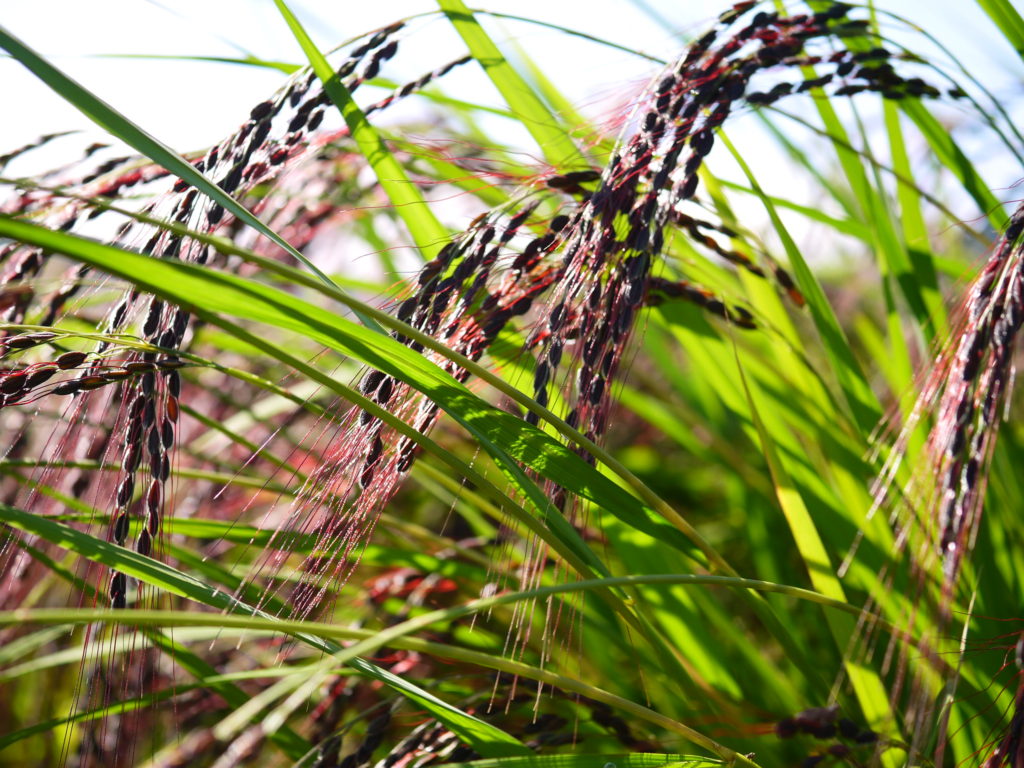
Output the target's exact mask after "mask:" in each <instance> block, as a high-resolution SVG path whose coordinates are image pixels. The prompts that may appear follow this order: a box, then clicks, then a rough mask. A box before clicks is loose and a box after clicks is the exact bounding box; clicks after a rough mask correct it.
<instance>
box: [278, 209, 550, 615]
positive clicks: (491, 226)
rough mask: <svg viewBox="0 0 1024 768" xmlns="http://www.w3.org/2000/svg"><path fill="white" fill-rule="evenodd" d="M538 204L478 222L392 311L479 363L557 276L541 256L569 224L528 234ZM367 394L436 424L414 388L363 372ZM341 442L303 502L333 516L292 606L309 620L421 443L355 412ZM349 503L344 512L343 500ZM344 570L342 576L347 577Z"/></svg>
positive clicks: (445, 365)
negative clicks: (324, 554)
mask: <svg viewBox="0 0 1024 768" xmlns="http://www.w3.org/2000/svg"><path fill="white" fill-rule="evenodd" d="M535 208H536V206H535V204H528V205H526V206H524V207H523V208H522V209H521V210H518V211H516V212H515V213H513V214H511V215H508V216H505V215H503V214H500V213H495V214H489V215H487V216H483V217H480V218H479V219H478V220H477V221H476V222H475V223H474V224H473V225H472V226H471V227H470V228H469V229H468V230H467V231H466V232H465V233H463V235H461V236H460V237H459V238H457V239H456V240H453V241H452V242H450V243H448V244H447V245H446V246H445V247H444V248H443V249H442V250H441V251H440V253H439V254H438V255H437V257H436V258H434V259H432V260H431V261H429V262H427V263H426V264H425V265H424V266H423V267H422V268H421V270H420V272H419V274H418V275H417V276H416V278H415V287H414V289H413V293H412V294H411V295H410V296H408V297H407V298H406V299H404V300H403V301H401V302H400V303H399V304H398V305H397V307H394V308H393V311H394V314H395V315H396V316H397V317H398V318H399V319H401V320H402V321H404V322H406V323H408V324H409V325H411V326H412V327H414V328H415V329H417V330H418V331H421V332H422V333H424V334H426V335H429V336H431V337H432V338H434V339H436V340H437V341H439V342H440V343H442V344H444V345H446V346H448V347H450V348H451V349H454V350H455V351H457V352H460V353H461V354H463V355H465V356H466V357H468V358H470V359H471V360H474V361H475V360H478V359H479V358H480V357H481V356H482V355H483V353H484V352H485V351H486V350H487V349H488V348H489V347H490V346H491V344H492V343H493V341H494V339H495V338H496V337H497V335H498V333H500V332H501V330H502V329H503V328H504V327H505V326H506V325H507V324H508V323H509V322H510V321H511V320H512V319H513V318H514V317H517V316H520V315H523V314H525V313H527V312H528V311H529V310H530V309H531V307H532V306H533V302H534V300H535V299H536V298H537V297H538V296H539V295H541V294H542V293H543V292H544V291H545V290H546V289H547V288H549V287H550V285H551V284H552V282H553V281H554V280H555V279H556V278H557V274H558V273H557V270H555V269H554V268H553V267H552V265H551V264H549V263H547V262H546V260H545V257H546V256H547V254H548V253H549V251H550V250H552V249H553V248H555V247H556V246H557V244H558V242H559V240H558V230H559V229H560V228H561V227H562V226H563V225H564V220H565V217H564V216H563V217H556V218H555V219H554V220H551V221H547V222H541V221H536V222H531V228H534V229H536V230H537V231H539V232H540V234H537V235H536V236H533V235H528V234H524V232H525V231H526V227H525V225H526V224H527V222H528V221H529V220H530V219H531V217H532V216H533V214H534V211H535ZM392 335H393V336H394V337H395V338H396V340H398V341H400V342H402V343H403V344H405V345H407V346H408V347H409V348H410V349H412V350H413V351H416V352H420V353H423V354H424V355H425V356H426V357H427V358H428V359H430V360H431V361H432V362H434V363H436V364H437V365H439V366H440V367H441V368H442V369H444V370H445V371H447V372H448V373H450V374H451V375H452V376H453V377H454V378H455V379H457V380H458V381H465V380H466V379H467V378H468V373H467V372H466V371H465V370H464V369H463V368H461V367H460V366H458V365H456V364H454V363H453V362H452V361H450V360H448V359H447V358H445V357H443V356H441V355H439V354H435V353H432V352H429V351H426V350H425V349H424V347H423V346H422V345H421V344H420V343H419V342H417V341H414V340H413V339H411V338H409V337H407V336H405V335H403V334H400V333H397V332H396V333H393V334H392ZM359 389H360V391H361V393H362V394H363V395H364V396H365V397H367V398H369V399H371V400H373V401H374V402H375V403H376V404H377V405H379V406H380V407H381V408H384V409H386V410H388V411H389V412H390V413H391V414H392V415H394V416H396V417H397V418H399V419H401V420H403V421H405V422H406V423H407V424H409V425H410V426H411V427H413V428H414V429H415V430H416V431H417V432H418V433H420V434H426V433H427V432H429V430H430V429H431V428H432V426H433V424H434V422H435V421H436V420H437V418H438V416H439V414H440V410H439V408H438V406H437V405H436V404H434V403H433V402H432V401H431V400H429V399H428V398H426V397H424V396H423V395H421V394H419V393H416V392H414V391H412V390H411V389H410V387H408V385H406V384H404V383H402V382H400V381H399V380H397V379H395V378H394V377H392V376H389V375H387V374H385V373H384V372H382V371H378V370H368V371H366V372H365V373H364V374H363V376H362V378H361V380H360V382H359ZM340 430H341V432H342V433H343V434H344V435H345V439H344V441H343V443H342V444H341V445H340V446H338V447H336V448H333V449H332V451H333V452H332V454H331V455H329V456H328V457H327V459H326V461H325V462H324V467H323V470H322V471H320V472H318V473H315V474H314V476H312V477H311V478H310V482H309V483H308V484H307V487H306V489H304V491H303V493H302V494H301V495H300V500H299V504H300V506H301V507H303V508H307V509H309V510H313V509H317V508H318V509H320V510H321V511H323V510H325V509H326V510H328V511H329V513H328V515H327V519H326V520H325V521H324V522H323V524H322V525H320V526H319V528H318V535H319V539H318V544H317V549H318V550H321V551H329V552H332V553H333V554H332V556H331V557H330V558H317V559H311V560H309V561H307V563H306V564H305V567H304V578H303V583H302V584H301V585H300V587H299V588H298V589H297V591H296V593H295V594H294V595H293V596H292V599H291V602H292V605H293V606H294V607H295V608H296V609H297V610H298V611H299V612H300V613H308V612H309V611H311V610H312V609H313V608H314V607H315V606H316V604H317V603H318V602H319V601H320V599H321V598H322V596H323V594H324V592H325V590H326V588H327V587H326V585H327V584H328V583H329V582H332V581H336V579H337V578H338V577H339V576H342V575H343V576H344V577H347V575H348V573H349V572H350V570H351V567H352V564H351V563H350V562H346V561H347V558H348V556H349V555H350V554H351V552H352V551H353V550H354V548H355V547H356V546H357V545H358V544H359V543H360V542H361V541H363V540H365V537H366V535H368V534H369V532H370V531H371V530H372V527H373V525H374V523H375V521H376V517H377V513H378V512H379V510H380V509H381V508H382V507H383V505H384V504H385V503H386V502H387V501H388V500H389V499H390V498H391V496H392V495H393V494H394V492H395V490H396V489H397V487H398V485H399V483H400V482H401V481H402V480H403V479H404V477H405V476H406V474H407V473H408V472H409V470H410V469H411V468H412V466H413V463H414V462H415V460H416V456H417V451H418V446H417V444H416V442H415V441H413V440H412V439H410V438H408V437H405V436H402V435H399V434H397V433H394V432H393V431H392V430H390V429H387V428H386V427H385V425H384V423H383V422H382V421H381V420H380V419H378V418H376V417H374V416H373V415H372V414H371V413H369V412H367V411H362V410H361V409H355V410H353V412H352V413H351V414H349V416H348V417H347V418H346V421H345V422H344V423H343V424H342V425H341V427H340ZM346 497H351V498H352V499H353V502H354V503H352V504H350V505H348V507H347V508H345V505H344V504H343V502H341V501H338V499H344V498H346ZM343 570H344V574H342V571H343Z"/></svg>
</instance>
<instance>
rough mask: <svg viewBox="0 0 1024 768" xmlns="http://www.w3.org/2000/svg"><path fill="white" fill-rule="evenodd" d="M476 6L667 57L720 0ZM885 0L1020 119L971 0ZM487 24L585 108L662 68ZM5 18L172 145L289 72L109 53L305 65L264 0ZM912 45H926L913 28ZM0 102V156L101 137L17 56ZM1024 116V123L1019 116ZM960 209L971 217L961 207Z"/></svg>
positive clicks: (192, 142)
mask: <svg viewBox="0 0 1024 768" xmlns="http://www.w3.org/2000/svg"><path fill="white" fill-rule="evenodd" d="M479 2H480V3H482V5H483V7H486V8H487V9H489V10H493V11H500V12H505V13H512V14H517V15H521V16H527V17H532V18H536V19H540V20H543V21H546V22H550V23H554V24H561V25H565V26H569V27H573V28H576V29H579V30H581V31H585V32H587V33H590V34H593V35H597V36H600V37H604V38H607V39H609V40H612V41H615V42H617V43H620V44H622V45H626V46H630V47H633V48H637V49H640V50H643V51H646V52H649V53H651V54H655V55H659V56H662V57H671V56H672V55H673V54H674V53H675V52H676V51H677V50H678V48H679V43H678V39H679V38H678V35H680V34H682V35H686V36H689V35H693V34H699V33H701V32H702V31H703V30H704V29H705V28H706V27H707V25H708V24H709V23H710V21H711V20H712V19H713V18H714V17H715V16H716V15H717V13H718V12H719V11H721V10H722V9H723V8H724V7H726V3H724V2H722V0H688V1H687V2H680V1H679V0H676V1H673V0H643V2H641V0H636V1H635V2H634V1H633V0H586V1H584V0H479ZM468 4H469V5H471V6H476V5H477V3H476V2H469V3H468ZM641 5H643V6H646V7H648V8H650V9H653V10H654V11H655V12H656V13H657V14H660V16H661V17H663V19H664V20H665V21H666V23H664V24H663V23H658V22H657V21H655V20H654V19H653V18H652V17H651V15H649V14H645V13H644V12H643V11H642V10H641V8H640V6H641ZM878 5H879V7H881V8H885V9H888V10H892V11H893V12H896V13H899V14H903V15H906V16H908V17H912V18H914V20H915V21H917V22H918V23H920V24H921V25H923V26H925V27H926V28H927V29H928V30H929V31H931V32H932V33H933V34H935V35H936V37H938V38H940V39H941V40H943V41H944V42H946V43H947V44H949V45H950V47H951V48H953V49H954V50H955V51H956V52H957V55H958V56H960V57H961V59H962V60H963V62H964V63H965V64H966V65H967V66H968V67H970V68H972V70H973V71H975V72H977V73H979V76H980V77H982V78H983V79H984V80H985V81H986V83H987V84H989V85H990V87H992V88H993V89H994V90H995V91H996V93H997V94H998V95H1000V96H1003V97H1005V98H1006V99H1007V100H1008V103H1011V104H1012V105H1013V106H1014V108H1015V109H1017V114H1018V116H1021V117H1022V118H1024V113H1022V112H1021V111H1020V109H1019V108H1020V102H1021V99H1020V95H1021V93H1022V85H1021V83H1022V80H1024V66H1022V64H1021V61H1020V60H1019V59H1018V58H1017V57H1016V55H1015V54H1014V52H1013V51H1012V49H1011V48H1010V47H1009V46H1008V45H1007V44H1006V43H1005V41H1003V40H1002V39H1001V38H1000V36H999V35H998V33H997V32H996V31H995V28H994V26H993V24H992V22H991V21H989V19H988V18H987V17H985V16H984V14H983V13H982V12H981V11H980V10H979V9H978V7H977V5H976V4H975V2H974V0H929V1H927V2H925V1H924V0H880V1H879V3H878ZM290 6H291V7H292V9H293V11H295V13H296V14H297V15H298V16H299V17H300V18H301V19H302V20H303V22H304V23H305V24H306V26H307V29H308V30H309V31H310V32H311V34H312V36H313V38H314V40H316V41H317V43H319V44H320V45H321V46H322V47H324V48H329V47H331V46H334V45H336V44H338V43H340V42H342V41H344V40H345V39H347V38H350V37H353V36H355V35H356V34H359V33H362V32H365V31H367V30H370V29H373V28H376V27H379V26H382V25H385V24H388V23H390V22H393V21H395V20H396V19H399V18H402V17H405V16H409V15H412V14H417V13H420V14H422V13H429V12H432V11H436V5H435V4H434V3H433V2H431V0H377V2H352V0H348V1H347V2H346V0H292V2H290ZM484 23H485V24H486V25H487V27H488V29H489V30H490V32H491V33H492V35H493V36H494V37H495V39H496V40H497V41H498V42H499V43H500V44H503V45H504V46H505V50H506V51H508V52H514V50H515V48H514V45H512V44H510V43H511V41H513V40H514V41H515V43H516V44H518V45H520V46H522V49H523V50H524V51H526V53H527V54H528V55H529V56H530V57H532V58H533V59H534V60H535V61H536V62H537V63H538V64H539V65H540V67H541V68H542V69H543V70H544V71H545V72H546V73H548V75H549V76H550V77H552V79H553V80H554V81H555V84H556V85H557V86H558V87H560V88H561V89H562V90H563V92H564V93H565V94H566V95H567V96H568V98H569V99H570V100H571V101H572V102H574V103H576V104H577V105H579V106H580V107H581V109H582V111H583V112H584V113H585V114H588V115H593V116H600V115H602V114H609V113H610V112H612V111H613V109H614V106H615V105H616V104H618V103H621V102H622V101H624V100H627V99H628V98H629V97H630V95H631V94H632V93H634V92H635V89H636V87H637V86H639V85H640V84H642V83H644V82H646V81H647V79H649V78H650V77H651V75H652V74H654V73H655V72H656V70H657V65H655V64H652V63H651V62H649V61H646V60H644V59H642V58H639V57H636V56H632V55H630V54H628V53H624V52H620V51H616V50H613V49H609V48H607V47H604V46H600V45H597V44H594V43H590V42H587V41H582V40H579V39H576V38H569V37H567V36H565V35H563V34H560V33H557V32H552V31H550V30H546V29H543V28H540V27H536V26H532V25H525V24H521V23H516V22H510V21H498V20H495V19H489V18H485V19H484ZM0 24H3V25H4V26H5V27H7V29H8V30H9V31H11V32H12V33H13V34H15V35H17V36H19V37H20V38H22V39H23V40H24V41H25V42H27V43H28V44H29V45H30V46H32V47H34V48H35V49H36V50H37V51H39V52H41V53H43V54H44V55H46V56H47V57H48V58H49V59H50V60H51V61H52V62H53V63H55V64H56V65H57V66H58V67H60V68H62V69H63V70H64V71H65V72H67V73H68V74H70V75H71V76H72V77H74V78H75V79H77V80H78V81H79V82H81V83H83V84H84V85H85V86H87V87H88V88H90V89H91V90H93V91H94V92H95V93H97V94H98V95H99V96H101V97H102V98H104V99H105V100H107V101H108V102H109V103H111V104H112V105H113V106H115V107H116V108H117V109H119V110H121V111H122V112H123V113H124V114H125V115H127V116H128V117H130V118H131V119H133V120H135V121H136V122H137V123H139V124H140V125H142V126H143V127H144V128H146V129H147V130H149V131H150V132H151V133H153V134H154V135H156V136H157V137H158V138H160V139H162V140H163V141H165V142H166V143H168V144H170V145H171V146H173V147H174V148H175V149H177V150H179V151H188V150H194V149H200V148H203V147H206V146H209V145H211V144H213V143H214V142H216V141H219V140H220V139H221V138H222V137H223V136H225V135H226V134H228V133H229V132H231V131H232V130H234V129H235V128H236V127H237V126H238V125H239V124H240V123H241V122H242V121H243V120H244V119H245V118H246V116H247V115H248V112H249V109H250V108H251V107H252V106H253V105H254V104H256V103H258V102H259V101H261V100H263V99H265V98H266V97H267V96H268V95H269V94H271V93H272V92H273V91H274V90H275V89H276V88H277V87H278V86H279V85H280V84H281V83H282V81H283V79H284V76H283V75H282V74H281V73H279V72H275V71H271V70H264V69H258V68H252V67H240V66H231V65H224V64H215V63H205V62H189V61H181V60H174V61H154V60H137V59H123V58H122V59H117V58H103V57H102V55H104V54H138V53H145V54H156V55H170V56H175V55H189V56H238V55H240V51H241V50H244V51H248V52H250V53H252V54H254V55H256V56H260V57H263V58H267V59H275V60H284V61H291V62H300V63H301V62H302V61H303V57H302V54H301V52H300V51H299V50H298V48H297V46H296V44H295V42H294V40H293V39H292V37H291V34H290V32H289V31H288V29H287V27H286V26H285V24H284V22H283V21H282V20H281V18H280V16H279V15H278V13H277V11H276V10H275V8H274V5H273V3H272V2H271V1H270V0H164V2H162V3H158V2H151V1H149V0H88V1H87V2H82V0H47V2H20V1H16V0H0ZM911 47H913V48H915V49H918V50H925V46H924V44H923V43H922V42H921V41H920V39H919V38H918V39H915V40H914V42H913V43H911ZM464 51H465V47H464V45H463V44H462V43H461V41H460V40H458V39H457V38H456V37H455V36H454V35H453V33H452V31H451V29H450V27H449V26H448V24H447V22H446V21H444V20H443V19H442V18H438V17H437V16H436V15H435V16H433V17H427V18H424V19H421V20H419V21H418V22H416V23H415V25H414V27H413V31H411V32H410V33H409V34H408V36H407V37H406V38H405V39H403V40H402V42H401V44H400V47H399V53H398V55H397V56H396V57H395V59H394V60H393V62H391V63H390V64H389V65H388V68H386V69H385V70H384V71H383V72H382V74H383V75H385V76H387V77H391V78H393V79H396V80H404V79H412V78H415V77H418V76H419V75H420V74H422V73H423V71H425V70H426V69H429V68H433V67H434V66H436V65H438V64H441V63H443V62H446V61H448V60H450V59H452V58H456V57H458V56H459V55H461V54H462V53H463V52H464ZM463 70H464V71H460V72H458V73H457V75H456V76H454V77H452V78H451V80H450V81H447V83H446V86H445V87H446V90H448V91H449V92H450V93H451V95H454V96H460V95H461V96H464V97H466V98H469V99H480V100H484V101H487V102H489V103H492V104H494V105H500V103H501V102H500V97H499V96H498V95H497V93H496V92H495V91H493V89H492V88H491V87H490V85H489V83H488V82H487V81H486V79H485V78H483V76H482V75H480V74H479V73H475V72H473V71H470V68H469V67H464V68H463ZM0 105H2V106H0V115H2V118H0V154H2V153H3V152H4V151H7V150H9V149H11V148H14V147H16V146H19V145H21V144H23V143H26V142H28V141H31V140H33V139H34V138H36V137H38V136H39V135H41V134H43V133H48V132H53V131H58V130H67V129H72V128H85V129H89V130H90V131H91V133H92V134H93V135H94V136H95V137H96V138H99V136H100V134H99V132H98V129H96V128H94V127H93V126H92V125H91V123H89V121H88V120H87V119H86V118H85V117H83V116H82V115H80V114H79V113H78V112H77V111H75V110H74V108H72V107H70V106H68V105H67V104H65V103H64V102H63V101H62V100H61V99H60V98H59V97H58V96H56V95H55V94H53V93H52V92H50V91H49V90H48V89H47V87H46V86H45V85H43V84H42V83H41V82H40V81H38V80H37V79H36V78H35V77H34V76H32V75H31V74H30V73H28V72H27V71H26V70H24V69H23V68H22V67H21V65H20V64H18V63H17V62H16V61H14V60H12V59H9V58H0ZM948 119H950V120H954V121H955V120H956V119H957V113H956V112H955V111H954V112H950V113H949V114H948ZM746 123H747V125H751V124H752V123H753V121H750V120H747V121H746ZM1019 124H1020V125H1022V126H1024V119H1022V120H1021V121H1020V122H1019ZM489 127H490V126H489ZM498 130H500V129H498ZM744 130H745V129H744V128H743V121H741V125H740V128H739V129H734V131H733V135H734V138H735V137H737V136H738V137H739V138H740V141H743V140H747V139H746V134H745V133H743V131H744ZM508 137H509V139H508V140H514V139H520V138H521V140H522V141H523V147H524V150H525V151H527V152H530V153H534V152H535V147H532V146H530V145H529V140H528V138H526V137H522V136H521V134H520V133H514V132H513V133H509V134H508ZM91 138H92V136H90V139H91ZM960 138H961V140H962V141H964V143H965V146H966V147H967V149H968V150H969V152H971V153H972V158H975V157H977V158H981V162H982V163H983V167H984V168H985V169H986V170H987V171H988V172H989V175H988V180H989V183H990V184H991V185H992V186H993V187H994V188H997V189H1001V190H1002V193H1001V194H1000V193H998V192H997V194H998V195H999V196H1000V197H1002V198H1004V199H1009V198H1010V197H1014V196H1019V195H1018V194H1017V193H1015V192H1014V191H1012V190H1008V189H1006V187H1007V186H1008V185H1010V184H1011V183H1013V182H1014V181H1016V180H1017V179H1018V178H1019V177H1020V176H1022V175H1024V171H1022V170H1021V169H1020V168H1019V167H1018V166H1017V164H1016V162H1007V160H1006V157H1005V155H1004V154H1002V153H1001V152H999V151H998V150H997V149H993V142H992V141H991V139H990V138H988V137H986V136H984V135H981V136H978V137H977V138H975V137H972V136H969V135H968V136H963V137H960ZM749 141H750V142H752V143H751V144H750V145H749V146H750V147H751V148H752V151H751V152H749V154H751V155H752V156H754V157H755V159H758V160H759V161H760V165H759V169H760V172H761V173H762V174H767V175H768V176H769V177H770V176H771V175H772V174H777V173H780V172H782V171H784V170H785V168H786V165H785V161H784V160H783V159H781V158H780V159H779V160H773V158H775V157H776V155H777V150H775V149H774V148H773V145H772V144H771V143H770V142H768V141H766V140H765V139H763V138H759V137H756V136H753V135H752V137H751V138H750V139H749ZM83 145H84V142H83ZM974 152H977V154H973V153H974ZM761 155H764V157H760V156H761ZM989 155H990V156H989ZM715 157H716V156H713V158H712V159H715ZM14 170H15V169H14V168H13V167H12V169H11V171H12V172H13V171H14ZM716 170H717V169H716ZM769 191H772V190H771V189H769ZM777 191H780V190H777ZM805 202H807V201H805ZM964 215H965V216H966V215H971V214H970V213H968V212H967V210H966V209H965V214H964Z"/></svg>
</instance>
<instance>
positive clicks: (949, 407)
mask: <svg viewBox="0 0 1024 768" xmlns="http://www.w3.org/2000/svg"><path fill="white" fill-rule="evenodd" d="M1022 235H1024V205H1022V206H1020V207H1019V208H1017V210H1016V211H1015V212H1014V214H1013V216H1012V217H1011V219H1010V223H1009V225H1008V227H1007V229H1006V231H1005V232H1004V233H1003V236H1002V237H1001V238H1000V240H999V242H998V243H997V244H996V247H995V250H994V252H993V254H992V256H991V258H990V259H989V261H988V264H987V265H986V266H985V269H984V270H983V271H982V273H981V275H980V276H979V277H978V279H977V280H976V281H975V282H974V284H973V285H972V286H971V289H970V292H969V294H968V297H967V302H966V317H965V324H964V327H963V329H962V331H961V333H960V334H959V336H958V337H957V340H956V343H955V349H953V350H952V357H951V358H950V359H949V360H948V361H947V362H945V364H944V365H943V364H941V361H940V365H939V366H938V367H937V368H936V370H937V371H940V373H939V374H937V377H936V379H935V380H934V382H933V386H932V387H931V391H930V392H926V393H925V396H926V397H932V398H934V397H935V396H936V395H937V388H941V398H940V399H939V401H938V408H937V420H936V424H935V427H934V429H933V431H932V433H931V435H930V436H929V445H930V447H931V449H932V451H933V455H934V456H935V461H936V464H937V469H938V478H939V480H938V483H939V487H938V488H937V491H936V492H937V502H938V510H937V522H938V527H939V535H940V540H939V542H938V548H939V551H940V553H941V555H942V558H943V564H944V570H945V577H946V581H947V586H948V588H950V589H952V587H953V584H954V582H955V581H956V577H957V575H958V571H959V567H960V563H961V561H962V559H963V557H964V556H965V555H966V554H967V553H968V552H969V551H970V548H971V545H972V543H973V536H974V533H975V531H976V529H977V523H978V518H979V517H980V513H981V509H982V503H983V500H984V487H985V476H986V472H985V467H986V465H987V461H988V458H989V457H990V455H991V452H992V449H993V447H994V445H995V439H996V435H997V433H998V430H999V425H1000V422H1001V420H1002V417H1003V411H1004V409H1005V407H1006V403H1007V400H1008V397H1009V394H1010V388H1011V386H1012V383H1013V348H1014V344H1015V342H1016V339H1017V334H1018V332H1019V331H1020V327H1021V323H1022V322H1024V237H1022Z"/></svg>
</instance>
